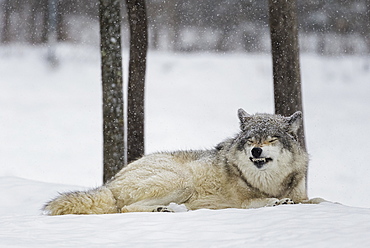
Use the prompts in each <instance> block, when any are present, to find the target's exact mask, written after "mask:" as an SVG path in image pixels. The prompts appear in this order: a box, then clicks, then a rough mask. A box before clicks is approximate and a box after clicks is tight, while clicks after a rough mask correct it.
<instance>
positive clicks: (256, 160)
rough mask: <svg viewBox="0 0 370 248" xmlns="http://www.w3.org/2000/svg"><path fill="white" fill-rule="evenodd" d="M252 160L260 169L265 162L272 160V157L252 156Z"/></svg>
mask: <svg viewBox="0 0 370 248" xmlns="http://www.w3.org/2000/svg"><path fill="white" fill-rule="evenodd" d="M249 159H250V161H252V162H253V164H254V165H255V166H256V167H257V168H258V169H261V168H262V166H264V165H265V164H267V163H268V162H270V161H272V158H253V157H250V158H249Z"/></svg>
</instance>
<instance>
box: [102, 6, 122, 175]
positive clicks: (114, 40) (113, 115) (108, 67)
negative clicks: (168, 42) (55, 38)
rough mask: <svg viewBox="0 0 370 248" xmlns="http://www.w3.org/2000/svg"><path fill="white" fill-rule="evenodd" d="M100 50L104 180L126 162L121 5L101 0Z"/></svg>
mask: <svg viewBox="0 0 370 248" xmlns="http://www.w3.org/2000/svg"><path fill="white" fill-rule="evenodd" d="M99 2H100V5H99V18H100V50H101V68H102V84H103V136H104V144H103V146H104V161H103V162H104V176H103V180H104V182H106V181H108V180H109V179H110V178H111V177H113V176H114V175H115V174H116V173H117V172H118V171H119V170H120V169H121V168H122V167H123V166H124V155H125V154H124V118H123V115H124V111H123V87H122V55H121V5H120V1H119V0H100V1H99Z"/></svg>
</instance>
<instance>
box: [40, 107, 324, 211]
mask: <svg viewBox="0 0 370 248" xmlns="http://www.w3.org/2000/svg"><path fill="white" fill-rule="evenodd" d="M238 117H239V120H240V131H239V133H238V134H237V135H236V136H235V137H233V138H229V139H226V140H225V141H223V142H221V143H220V144H218V145H217V146H216V147H215V148H214V149H211V150H200V151H175V152H163V153H155V154H151V155H146V156H144V157H142V158H140V159H138V160H136V161H134V162H132V163H130V164H129V165H127V166H126V167H124V168H123V169H122V170H121V171H119V172H118V173H117V174H116V175H115V176H114V177H113V178H112V179H111V180H110V181H108V182H107V183H106V184H105V185H103V186H101V187H99V188H96V189H92V190H89V191H76V192H69V193H63V194H61V195H60V196H58V197H57V198H55V199H54V200H52V201H50V202H48V203H46V205H45V206H44V211H45V213H46V214H49V215H63V214H109V213H125V212H172V209H170V208H169V207H167V206H168V204H170V203H176V204H184V205H185V206H186V207H187V209H189V210H196V209H201V208H208V209H224V208H244V209H246V208H259V207H265V206H275V205H280V204H293V203H320V202H322V201H324V200H323V199H321V198H314V199H311V200H309V199H308V197H307V191H306V175H307V167H308V154H307V152H306V151H305V150H304V149H303V148H302V147H301V146H300V145H299V142H298V140H297V130H298V128H299V127H300V125H301V122H302V113H301V112H296V113H294V114H293V115H292V116H289V117H283V116H281V115H272V114H255V115H250V114H248V113H246V112H245V111H244V110H243V109H239V111H238Z"/></svg>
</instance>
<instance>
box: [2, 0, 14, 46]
mask: <svg viewBox="0 0 370 248" xmlns="http://www.w3.org/2000/svg"><path fill="white" fill-rule="evenodd" d="M2 7H3V12H4V14H3V27H2V29H3V30H2V35H1V43H4V44H7V43H9V42H10V24H11V23H10V16H11V12H12V9H11V5H10V0H5V1H4V3H3V4H2Z"/></svg>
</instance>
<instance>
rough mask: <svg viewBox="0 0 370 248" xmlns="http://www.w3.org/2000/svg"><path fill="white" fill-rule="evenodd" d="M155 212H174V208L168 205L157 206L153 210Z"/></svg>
mask: <svg viewBox="0 0 370 248" xmlns="http://www.w3.org/2000/svg"><path fill="white" fill-rule="evenodd" d="M153 212H167V213H174V212H175V211H173V210H172V209H170V208H168V207H157V208H156V209H154V210H153Z"/></svg>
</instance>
